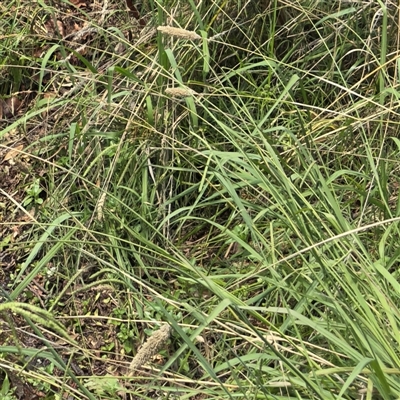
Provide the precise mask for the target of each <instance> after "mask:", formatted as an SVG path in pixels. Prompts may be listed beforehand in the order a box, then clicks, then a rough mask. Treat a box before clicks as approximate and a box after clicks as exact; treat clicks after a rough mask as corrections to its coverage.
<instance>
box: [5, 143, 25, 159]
mask: <svg viewBox="0 0 400 400" xmlns="http://www.w3.org/2000/svg"><path fill="white" fill-rule="evenodd" d="M23 147H24V145H22V144H20V145H19V146H17V147H14V148H13V149H11V150H10V151H9V152H8V153H7V154H6V155H5V156H4V159H3V162H4V161H9V160H12V159H13V158H14V157H15V156H17V155H18V154H19V153H20V152H21V150H22V149H23Z"/></svg>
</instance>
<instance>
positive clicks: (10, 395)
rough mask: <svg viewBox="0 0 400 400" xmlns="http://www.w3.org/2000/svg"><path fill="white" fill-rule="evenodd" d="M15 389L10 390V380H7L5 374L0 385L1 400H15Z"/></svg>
mask: <svg viewBox="0 0 400 400" xmlns="http://www.w3.org/2000/svg"><path fill="white" fill-rule="evenodd" d="M15 389H16V388H11V385H10V380H9V378H8V375H7V374H6V375H5V377H4V380H3V384H2V385H1V389H0V398H1V399H2V400H15V399H16V397H15V394H14V392H15Z"/></svg>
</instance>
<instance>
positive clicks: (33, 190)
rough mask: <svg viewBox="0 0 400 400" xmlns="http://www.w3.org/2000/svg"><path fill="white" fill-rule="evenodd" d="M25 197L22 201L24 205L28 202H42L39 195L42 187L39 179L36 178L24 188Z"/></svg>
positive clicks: (35, 203)
mask: <svg viewBox="0 0 400 400" xmlns="http://www.w3.org/2000/svg"><path fill="white" fill-rule="evenodd" d="M25 192H26V197H25V199H24V201H23V202H22V204H23V206H24V207H27V206H29V205H30V204H32V203H33V204H34V205H40V204H42V203H43V199H42V198H41V197H40V193H42V189H41V188H40V179H39V178H38V179H36V180H35V181H34V182H33V183H32V184H31V185H30V186H29V187H28V188H27V189H25Z"/></svg>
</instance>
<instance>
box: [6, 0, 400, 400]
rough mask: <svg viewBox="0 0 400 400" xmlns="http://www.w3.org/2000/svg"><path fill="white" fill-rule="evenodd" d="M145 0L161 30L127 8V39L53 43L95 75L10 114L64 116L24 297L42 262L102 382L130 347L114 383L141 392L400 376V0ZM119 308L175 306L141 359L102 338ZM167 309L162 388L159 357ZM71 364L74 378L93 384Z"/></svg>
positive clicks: (216, 393)
mask: <svg viewBox="0 0 400 400" xmlns="http://www.w3.org/2000/svg"><path fill="white" fill-rule="evenodd" d="M148 6H149V9H148V10H147V11H148V12H149V17H150V18H149V20H151V21H150V22H149V27H150V28H156V27H158V29H157V30H155V29H149V31H148V32H149V33H146V30H144V31H142V36H141V37H139V38H137V39H135V40H133V41H129V40H127V39H126V37H125V36H124V35H125V33H124V30H123V28H124V26H119V25H118V26H116V27H113V29H111V27H108V29H107V28H106V27H103V26H101V27H99V28H98V29H99V31H100V32H103V33H106V32H107V34H109V35H110V40H116V41H120V42H121V43H122V44H123V47H124V49H125V50H124V51H123V52H122V53H118V54H114V53H113V52H112V51H110V50H108V51H102V50H101V47H100V46H98V47H96V46H93V49H92V50H93V53H92V55H91V57H90V58H89V57H85V56H83V55H82V56H81V57H80V58H79V59H80V62H81V64H80V65H81V67H80V68H79V69H77V68H75V69H72V70H71V68H69V69H68V68H67V67H65V69H62V67H61V66H60V64H57V68H55V69H54V70H52V65H51V63H49V62H48V61H49V59H50V53H47V55H44V56H42V60H41V65H42V66H45V67H46V69H49V71H51V72H52V73H54V74H55V75H60V76H66V75H68V76H70V77H71V78H73V79H74V82H79V83H77V85H78V86H79V88H80V89H79V91H74V90H73V89H71V91H70V92H68V95H65V96H61V97H59V98H57V99H55V100H51V101H49V100H46V102H45V103H44V102H43V101H38V102H37V103H36V108H33V109H29V110H28V111H27V114H26V115H25V116H21V117H20V118H17V119H16V120H15V121H14V122H13V123H12V124H10V125H8V126H7V127H5V128H4V130H3V131H2V133H0V134H4V133H6V132H10V131H11V130H12V129H22V128H23V127H24V126H25V125H26V123H27V122H28V121H29V124H34V122H35V121H38V118H40V117H43V113H44V112H45V111H46V118H48V121H49V122H51V121H60V123H57V124H55V123H54V124H49V126H50V128H49V130H47V131H46V132H45V135H42V136H40V138H38V139H37V140H36V143H34V144H33V146H32V147H31V148H32V149H33V150H32V151H33V152H36V153H33V155H32V157H36V159H37V160H40V162H41V163H42V164H43V165H44V166H45V167H42V168H44V169H45V170H46V174H42V175H43V176H46V178H45V182H46V183H45V184H44V185H43V188H42V190H44V191H45V193H46V196H45V198H44V199H43V200H44V201H43V202H42V204H40V205H36V208H37V212H36V214H35V221H34V223H32V225H31V228H30V231H29V232H30V233H29V234H30V237H31V238H32V239H31V240H29V242H32V243H33V245H32V247H31V248H30V250H29V253H28V255H27V256H25V257H24V259H23V260H20V262H18V263H17V266H16V269H15V271H14V275H13V278H12V280H11V281H10V283H9V289H8V290H9V292H10V294H9V296H10V300H13V301H16V300H19V301H21V302H22V301H29V299H28V298H27V297H25V299H24V296H27V293H29V290H30V287H31V286H32V285H33V284H34V283H35V281H37V280H38V278H39V277H40V278H41V279H42V280H44V283H43V285H44V289H45V290H46V291H47V293H48V296H47V297H46V298H43V299H42V298H41V300H42V303H43V304H42V307H43V308H44V309H47V310H50V311H51V313H52V316H53V317H54V318H60V319H61V318H66V316H67V315H68V316H69V318H71V319H72V320H74V321H75V322H74V324H73V327H71V328H70V329H71V332H73V334H74V337H75V340H76V341H77V342H78V343H79V345H78V344H77V343H74V344H73V345H71V344H70V345H71V346H74V347H75V351H76V355H75V356H74V360H75V359H76V358H78V359H79V363H81V364H82V365H83V366H84V367H85V371H88V374H92V377H91V378H92V379H91V380H90V379H89V381H90V382H92V383H93V382H95V381H96V379H97V378H96V376H95V375H96V372H95V371H96V369H95V368H94V367H93V365H95V363H96V362H97V363H100V364H101V366H102V367H101V368H102V371H103V372H107V373H108V372H109V371H113V374H114V376H115V377H117V376H120V375H121V376H124V377H126V368H125V365H128V366H129V365H130V369H132V370H135V372H134V373H129V375H132V376H129V379H126V380H123V382H124V383H123V384H122V383H121V382H122V380H121V382H120V384H119V385H117V386H118V390H116V391H115V392H117V391H118V392H119V393H121V391H125V392H126V395H127V396H128V395H130V396H131V397H132V398H135V397H134V396H141V397H143V398H154V397H155V396H160V394H162V395H165V396H167V395H168V394H169V395H171V394H174V395H180V396H185V397H187V398H191V397H193V398H195V395H196V394H198V393H199V392H201V393H203V394H204V396H205V397H206V398H233V397H241V398H251V399H252V398H256V397H265V398H280V399H291V398H302V399H320V398H323V399H355V398H367V399H375V398H382V399H390V398H396V397H398V396H399V393H400V387H399V384H398V379H397V377H398V374H399V370H398V365H399V352H398V350H397V348H398V343H399V337H398V329H397V326H398V322H399V313H398V306H399V296H398V292H399V290H398V289H399V288H398V284H397V281H398V276H397V275H398V273H397V262H398V261H397V260H398V249H397V247H398V246H397V243H398V236H399V230H398V221H399V218H400V217H399V201H398V187H399V183H398V180H397V178H396V171H397V169H398V157H397V153H398V147H399V140H398V138H397V123H396V119H395V118H393V117H394V116H396V115H397V109H396V104H397V101H398V95H397V89H396V88H397V85H398V82H397V80H398V77H397V73H396V71H397V64H396V60H395V54H396V51H397V42H396V40H394V39H393V38H395V37H397V33H398V24H397V13H398V12H399V10H398V8H396V7H395V6H394V5H392V4H387V5H385V4H383V3H381V2H376V3H372V2H370V3H368V4H367V3H366V4H362V5H361V4H354V5H351V4H350V3H349V4H347V3H343V2H330V3H316V2H303V3H302V4H298V5H296V7H293V5H291V6H290V7H289V6H288V5H287V4H285V3H282V2H278V1H275V2H271V3H270V4H268V5H266V6H265V7H264V6H263V5H262V3H260V4H257V5H255V4H250V3H243V2H239V3H238V4H236V3H235V4H233V3H232V4H231V3H230V2H226V1H217V0H213V1H210V2H201V3H199V4H197V5H196V4H194V2H182V1H180V0H168V1H164V2H163V3H162V4H161V3H160V2H158V1H151V2H149V4H148ZM145 11H146V10H145V9H144V10H143V12H145ZM110 21H111V20H110ZM114 28H115V29H114ZM106 29H107V30H106ZM10 46H11V45H10ZM10 54H11V52H10ZM104 59H107V62H102V61H101V60H104ZM30 61H31V62H32V67H31V68H34V65H35V64H34V63H33V60H30ZM13 68H16V66H13ZM52 118H55V119H52ZM29 126H32V125H29ZM30 129H31V128H30ZM27 133H29V132H27ZM44 147H45V149H43V148H44ZM7 199H9V200H10V201H11V202H12V203H13V204H14V206H15V208H18V209H22V210H23V211H24V212H26V213H29V211H30V210H29V209H26V208H24V206H23V205H22V204H21V202H19V201H17V200H15V198H14V201H13V194H11V193H9V194H7ZM27 242H28V241H26V242H25V243H24V242H23V241H22V240H21V241H19V242H18V246H25V245H27ZM5 248H6V249H7V251H11V249H10V246H7V247H5ZM50 268H51V271H52V272H51V274H50V273H48V274H46V276H45V277H44V278H43V271H47V272H49V271H50ZM103 283H107V284H108V287H109V284H111V285H112V287H113V288H114V291H111V292H107V294H104V293H105V292H104V291H103V290H102V289H101V288H102V287H103V285H102V284H103ZM93 288H98V295H97V296H95V299H91V298H89V295H86V297H85V295H84V293H85V290H86V292H87V293H89V289H93ZM102 293H103V294H102ZM110 293H112V294H110ZM68 298H69V299H72V303H71V302H69V301H68ZM112 303H113V305H112V306H111V304H112ZM113 307H114V308H117V309H118V310H126V314H123V318H122V317H121V318H119V319H118V326H119V327H120V326H121V324H126V325H128V326H130V327H131V326H134V329H132V332H135V335H137V336H140V335H142V333H143V332H142V331H143V329H146V324H147V322H149V323H154V322H157V323H162V322H164V323H168V325H163V328H161V330H160V331H157V332H155V334H154V336H150V337H149V339H148V342H146V343H145V344H144V346H143V347H142V349H141V350H140V351H139V352H138V353H137V354H136V356H135V357H134V358H133V359H131V357H132V356H133V354H129V348H130V346H124V350H123V351H122V350H121V351H118V348H119V345H120V344H118V340H117V339H115V341H113V342H112V343H110V341H108V342H107V346H105V345H103V346H101V345H97V347H96V345H94V347H91V346H93V344H92V342H93V341H90V340H85V339H88V337H89V338H90V336H94V333H93V332H97V336H99V332H100V331H96V329H100V328H99V327H98V326H99V324H96V321H98V317H102V318H105V319H106V320H108V321H109V322H110V323H111V321H112V320H113V318H115V317H110V315H111V314H112V312H111V310H112V308H113ZM83 314H85V322H82V321H83V319H82V318H83ZM99 314H100V315H99ZM108 314H110V315H108ZM100 325H101V324H100ZM45 326H46V325H45V324H43V321H39V320H35V324H33V327H35V329H36V330H37V331H38V332H43V331H44V330H45V329H46V328H45ZM96 326H97V328H96V329H95V327H96ZM170 326H171V327H172V328H173V330H174V332H175V333H174V337H173V340H171V345H170V346H169V347H168V349H163V350H164V357H163V358H162V363H160V364H158V365H157V368H154V369H152V370H151V372H147V371H146V377H145V379H146V385H145V387H144V385H142V384H141V383H142V380H143V379H144V378H143V377H142V376H141V372H140V367H141V366H142V365H143V364H144V363H148V362H151V357H152V356H153V355H155V354H156V353H157V352H159V351H160V350H161V349H162V346H163V344H162V343H165V340H166V339H167V338H168V337H169V334H170ZM32 329H33V328H32ZM51 329H52V328H51ZM119 329H121V328H119ZM102 334H103V333H102ZM120 336H121V335H120ZM125 336H126V335H125ZM116 337H117V336H116ZM103 339H105V338H103ZM107 339H109V338H107ZM42 340H45V339H44V338H43V339H42ZM125 340H126V339H125ZM154 340H155V341H156V342H154ZM132 341H136V343H135V344H138V343H140V342H141V340H139V338H137V339H135V338H133V337H132ZM46 345H47V346H49V348H50V349H51V351H52V352H51V354H52V356H51V357H56V354H58V353H57V351H56V348H55V346H52V345H51V343H49V342H48V341H47V342H46ZM132 347H135V346H132ZM125 349H128V354H126V351H125ZM1 352H2V354H3V355H4V357H7V355H8V354H9V353H11V352H12V351H11V350H10V348H3V349H1ZM99 354H100V356H99ZM49 357H50V355H49ZM96 365H97V364H96ZM116 365H117V366H116ZM58 368H60V369H62V370H63V371H64V372H65V375H64V376H65V382H66V385H67V386H68V385H69V386H68V387H69V388H70V392H71V393H72V394H71V395H75V396H78V394H77V391H78V392H79V395H80V396H86V398H91V397H92V398H93V393H91V392H90V390H88V389H87V388H86V387H85V382H86V381H84V380H82V379H80V377H77V376H75V374H72V373H70V374H67V371H69V372H71V368H69V367H68V365H67V364H65V363H64V364H60V365H58ZM67 376H68V378H67ZM73 381H74V382H75V383H74V384H72V382H73ZM125 381H126V382H125ZM76 382H78V383H79V384H78V386H74V385H75V384H76ZM96 382H97V381H96ZM112 383H113V385H114V384H115V382H114V381H113V382H112ZM121 385H122V387H121ZM114 386H115V385H114ZM114 386H113V387H114ZM74 387H78V389H74ZM89 387H90V385H89ZM49 390H50V391H51V389H49ZM98 390H99V386H98V385H97V384H96V395H98ZM107 393H110V392H107ZM108 395H109V394H108ZM115 396H117V395H116V394H115ZM115 398H116V397H115Z"/></svg>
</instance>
